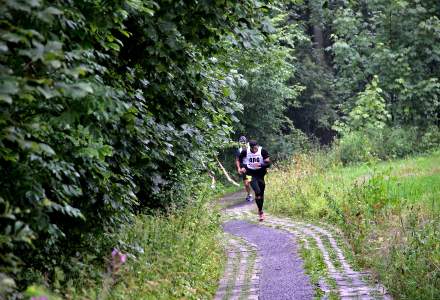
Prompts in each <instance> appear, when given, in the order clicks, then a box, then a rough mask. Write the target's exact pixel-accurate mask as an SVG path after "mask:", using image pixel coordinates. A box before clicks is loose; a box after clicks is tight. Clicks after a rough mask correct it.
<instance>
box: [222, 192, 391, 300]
mask: <svg viewBox="0 0 440 300" xmlns="http://www.w3.org/2000/svg"><path fill="white" fill-rule="evenodd" d="M244 196H245V195H244V193H242V192H238V193H234V194H231V195H228V196H225V197H224V198H222V199H221V200H220V202H219V203H220V205H222V207H225V208H224V209H223V217H224V225H223V226H224V231H225V237H226V249H227V253H228V262H227V266H226V269H225V273H224V276H223V278H222V280H221V281H220V285H219V289H218V291H217V294H216V296H215V299H216V300H220V299H313V298H314V291H313V288H312V286H311V283H310V280H309V277H308V276H307V275H305V271H304V267H303V261H302V259H301V258H300V257H299V255H298V253H297V251H298V250H297V248H298V246H297V243H298V240H301V242H302V243H303V244H304V247H305V248H306V249H307V250H310V249H311V248H312V247H315V248H316V249H317V250H318V251H320V252H321V254H322V256H323V258H324V264H325V268H326V273H327V276H326V277H324V278H321V279H320V280H319V284H318V286H315V291H316V289H319V290H320V293H319V294H320V295H322V297H321V299H328V298H329V297H331V299H344V300H345V299H347V300H348V299H362V300H367V299H387V300H388V299H391V297H390V296H389V295H388V294H387V293H386V291H385V289H384V287H383V286H381V285H380V284H377V283H374V280H373V279H372V276H371V275H370V274H369V273H368V272H360V271H356V270H354V269H353V267H352V266H351V265H350V263H349V262H348V261H347V259H346V257H345V255H344V252H343V251H342V249H341V246H340V244H339V243H340V241H339V240H338V239H336V238H335V233H334V231H333V230H332V229H331V228H330V227H329V226H326V225H322V224H321V225H320V226H317V225H315V224H308V223H304V222H297V221H294V220H291V219H287V218H278V217H275V216H271V215H267V214H266V215H267V217H266V220H265V221H264V222H258V221H257V214H256V205H255V203H254V202H250V203H247V202H245V201H244ZM336 234H337V233H336ZM311 244H313V246H312V245H311Z"/></svg>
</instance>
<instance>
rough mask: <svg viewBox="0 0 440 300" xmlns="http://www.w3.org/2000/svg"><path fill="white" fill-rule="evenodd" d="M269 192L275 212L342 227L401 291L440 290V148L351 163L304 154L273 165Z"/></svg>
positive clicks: (425, 295)
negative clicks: (364, 162) (405, 156)
mask: <svg viewBox="0 0 440 300" xmlns="http://www.w3.org/2000/svg"><path fill="white" fill-rule="evenodd" d="M266 195H267V196H266V199H267V201H266V202H265V205H266V208H267V209H268V210H269V211H270V212H272V213H275V214H281V215H287V216H293V217H295V218H299V219H306V220H308V221H310V220H312V221H321V220H323V221H326V222H328V223H332V224H334V225H336V226H337V227H339V228H340V229H341V230H342V231H343V233H344V235H345V237H346V239H347V240H348V242H349V243H350V246H351V248H352V249H353V250H354V259H355V260H356V262H357V264H359V265H360V266H361V267H365V268H368V269H372V270H373V271H375V272H376V275H377V276H378V277H379V279H380V280H381V281H382V282H383V283H384V284H385V285H386V286H387V288H388V289H389V290H390V291H391V292H392V293H393V295H394V296H395V297H396V298H399V299H435V297H436V296H435V295H440V151H437V152H434V153H432V154H430V155H424V156H418V157H412V158H407V159H402V160H396V161H388V162H377V163H369V164H363V165H357V166H350V167H341V166H340V165H338V164H336V163H334V162H332V161H330V160H329V158H328V157H327V156H326V155H325V154H323V153H315V154H314V155H309V156H307V155H299V156H297V157H295V158H294V160H293V161H292V162H291V163H290V164H284V165H282V166H278V168H274V169H273V170H271V173H270V174H269V175H268V177H267V193H266Z"/></svg>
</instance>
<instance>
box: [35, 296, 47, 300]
mask: <svg viewBox="0 0 440 300" xmlns="http://www.w3.org/2000/svg"><path fill="white" fill-rule="evenodd" d="M31 300H49V298H47V296H37V297H31Z"/></svg>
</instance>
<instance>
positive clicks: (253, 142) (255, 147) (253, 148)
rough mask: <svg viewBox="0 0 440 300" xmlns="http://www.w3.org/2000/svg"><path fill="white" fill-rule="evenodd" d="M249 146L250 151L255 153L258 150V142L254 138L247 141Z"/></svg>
mask: <svg viewBox="0 0 440 300" xmlns="http://www.w3.org/2000/svg"><path fill="white" fill-rule="evenodd" d="M249 148H250V149H251V152H252V153H255V152H257V151H258V143H257V141H256V140H250V141H249Z"/></svg>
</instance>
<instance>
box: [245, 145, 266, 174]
mask: <svg viewBox="0 0 440 300" xmlns="http://www.w3.org/2000/svg"><path fill="white" fill-rule="evenodd" d="M261 149H262V147H258V150H257V152H255V153H252V152H251V151H250V149H249V148H248V150H247V155H246V159H247V163H246V165H247V167H248V168H249V169H252V170H257V169H260V168H261V166H257V164H260V165H261V164H262V163H263V156H262V155H261ZM243 163H244V160H243Z"/></svg>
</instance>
